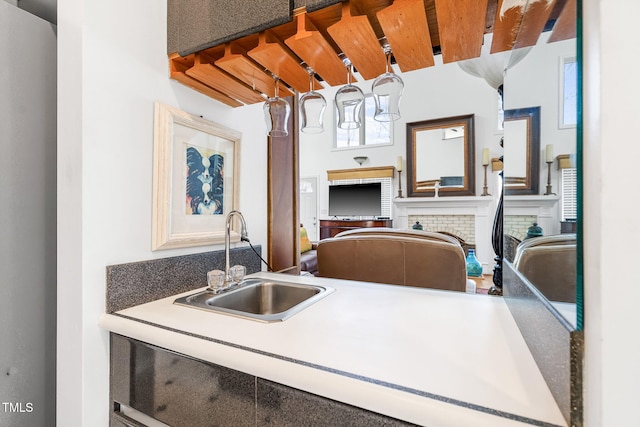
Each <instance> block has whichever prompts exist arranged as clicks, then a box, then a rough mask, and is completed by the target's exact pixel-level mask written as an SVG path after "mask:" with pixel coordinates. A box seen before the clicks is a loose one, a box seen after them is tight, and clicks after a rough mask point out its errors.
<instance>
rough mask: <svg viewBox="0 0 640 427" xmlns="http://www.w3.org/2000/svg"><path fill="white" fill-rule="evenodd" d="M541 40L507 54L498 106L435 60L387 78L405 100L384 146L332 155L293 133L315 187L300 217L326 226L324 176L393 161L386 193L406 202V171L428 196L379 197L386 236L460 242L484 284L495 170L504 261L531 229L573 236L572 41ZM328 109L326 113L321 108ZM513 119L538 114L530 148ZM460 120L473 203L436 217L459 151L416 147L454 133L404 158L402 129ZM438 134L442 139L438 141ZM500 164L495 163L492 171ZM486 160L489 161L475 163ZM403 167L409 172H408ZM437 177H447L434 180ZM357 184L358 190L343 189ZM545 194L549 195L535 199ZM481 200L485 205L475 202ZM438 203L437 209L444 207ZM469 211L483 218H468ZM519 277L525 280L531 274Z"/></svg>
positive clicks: (331, 148)
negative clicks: (469, 124)
mask: <svg viewBox="0 0 640 427" xmlns="http://www.w3.org/2000/svg"><path fill="white" fill-rule="evenodd" d="M549 37H550V32H543V33H542V35H541V36H540V38H539V41H538V43H537V44H536V46H534V47H533V48H531V49H522V51H523V52H519V51H518V50H516V51H514V52H518V55H517V63H515V64H514V65H512V66H511V67H510V68H509V69H508V70H507V72H506V73H505V75H504V83H503V84H504V85H503V91H504V97H501V96H500V94H499V93H498V91H497V90H496V88H495V87H492V86H491V84H490V83H488V82H487V81H485V80H484V79H482V78H478V77H477V76H472V75H470V74H469V73H467V72H465V71H463V69H462V67H460V66H459V65H458V64H456V63H447V64H445V63H442V58H441V57H440V56H438V55H436V57H435V61H436V64H435V66H434V67H427V68H424V69H421V70H416V71H411V72H405V73H402V72H400V71H399V70H398V69H397V68H396V69H395V71H396V72H397V73H398V74H399V75H400V76H401V77H402V79H403V81H404V83H405V87H406V88H409V90H405V92H404V94H403V96H402V100H401V106H400V110H401V113H402V116H401V118H400V119H399V120H397V121H395V122H393V123H392V124H391V138H390V142H387V143H383V144H380V143H379V142H380V141H375V142H374V141H371V143H370V142H369V141H368V140H367V138H366V137H362V138H359V140H358V144H352V145H351V146H349V147H346V148H339V147H337V146H336V141H335V133H334V132H327V133H324V134H316V135H310V134H305V133H301V134H300V175H301V177H303V178H307V177H312V178H313V179H316V180H317V181H318V184H319V185H318V193H317V205H316V206H315V207H314V208H313V209H315V212H313V214H306V213H305V209H306V208H305V207H302V208H301V215H302V216H306V217H316V218H319V219H320V221H321V220H323V219H325V220H326V219H330V218H332V217H331V215H330V214H331V212H330V211H331V207H330V205H329V202H330V200H329V187H330V186H331V185H335V184H336V183H335V182H332V181H330V180H328V178H327V171H331V170H350V169H356V168H367V167H369V168H374V167H383V166H388V167H393V166H394V165H395V164H396V158H397V157H398V156H400V157H401V158H402V159H403V160H404V164H403V165H404V166H406V167H405V168H404V170H402V173H401V175H398V174H396V173H394V174H393V176H392V177H391V178H386V179H390V180H391V183H390V187H391V188H398V187H400V188H404V195H405V196H409V195H411V190H412V185H413V181H412V177H411V171H410V170H408V169H409V166H412V167H413V168H414V169H415V171H416V173H417V174H418V175H416V179H415V183H416V184H415V185H416V188H419V189H422V190H427V191H428V192H427V193H423V194H419V193H415V194H413V196H414V197H403V198H398V197H395V195H396V194H395V191H389V193H388V194H387V196H386V198H384V197H383V199H384V203H385V206H387V209H388V210H385V213H384V214H383V216H385V217H386V216H389V217H390V219H391V220H392V224H393V227H394V228H402V229H411V228H412V227H413V226H414V225H416V223H419V224H420V226H422V227H423V229H424V230H429V231H450V232H452V234H454V235H456V236H457V237H461V238H462V239H463V240H464V241H465V243H466V244H468V245H473V246H474V247H475V250H476V256H477V257H478V259H479V260H480V262H481V263H482V266H483V273H484V276H485V277H488V279H489V280H487V282H488V283H489V284H491V279H490V276H491V274H492V269H493V266H494V264H493V259H494V257H495V252H494V250H493V249H492V247H491V242H490V236H491V232H492V226H493V220H494V212H495V208H496V205H497V201H498V197H499V196H500V194H501V193H502V191H501V187H502V184H503V179H502V176H501V174H500V171H501V169H502V168H504V172H503V174H505V175H506V177H507V178H506V179H505V190H506V196H505V206H504V212H505V214H504V230H505V231H504V232H505V235H506V237H505V252H506V253H505V258H506V259H507V260H508V261H511V262H512V261H513V260H514V258H515V251H516V250H517V246H518V244H519V243H520V242H522V241H523V240H525V237H526V234H527V229H528V228H529V227H530V226H532V225H533V224H534V223H536V224H538V225H539V226H540V227H541V228H542V229H543V235H544V236H551V235H557V234H561V231H562V232H564V233H567V232H569V231H572V230H575V221H576V212H575V206H576V199H575V187H576V179H575V178H576V168H575V152H576V148H575V139H576V131H575V118H576V115H575V110H576V107H575V106H576V103H575V102H576V101H575V97H576V83H575V72H574V71H575V49H576V47H575V39H571V40H566V41H558V42H551V43H548V39H549ZM491 41H492V35H491V34H488V35H486V36H485V46H487V45H488V46H490V45H491ZM507 53H509V52H507ZM514 56H516V55H515V54H514ZM572 61H573V62H572ZM512 62H514V61H512ZM572 73H573V74H572ZM356 76H357V74H356ZM572 76H573V77H572ZM532 82H536V84H532ZM354 84H356V85H360V87H361V88H362V89H363V92H364V93H365V95H366V94H367V93H368V92H369V91H370V82H367V81H362V79H359V81H358V82H356V83H354ZM334 92H335V89H334V88H332V87H328V88H325V89H324V90H323V93H324V94H325V97H326V98H327V99H332V97H333V96H334ZM328 108H333V106H331V105H330V106H329V107H328ZM515 110H527V111H529V110H538V111H539V120H540V132H539V135H537V137H538V138H539V141H538V144H537V145H532V144H531V141H528V140H527V138H528V135H529V133H530V130H529V129H528V127H527V126H528V121H527V120H513V121H510V120H508V119H509V113H508V111H515ZM505 111H507V120H506V121H505V120H504V114H505ZM463 115H473V118H474V126H473V127H474V129H473V134H472V136H473V137H474V145H475V147H474V151H473V159H472V162H473V164H474V166H475V168H474V170H473V177H472V178H473V179H474V181H475V182H474V185H473V189H472V191H473V195H475V197H474V196H471V197H470V199H471V198H473V199H475V200H473V201H469V202H468V203H469V205H470V207H469V208H468V210H469V211H470V212H466V211H464V210H465V209H467V208H459V207H452V206H446V205H444V207H438V208H437V212H435V211H434V206H435V205H434V202H435V200H434V199H436V197H434V196H435V195H436V194H437V195H438V196H442V195H443V194H446V193H445V192H444V189H443V188H442V182H441V178H442V177H443V176H453V177H459V176H460V175H464V171H460V167H461V165H463V162H462V161H461V157H462V155H461V154H460V153H459V151H460V147H459V146H456V145H455V144H452V145H450V146H447V147H446V149H442V147H440V148H439V149H438V150H434V153H428V151H429V150H427V149H426V148H425V147H426V146H427V145H429V144H432V145H433V144H438V143H444V142H443V141H455V139H454V138H450V136H451V135H450V134H451V132H452V131H453V128H451V129H449V128H447V130H446V131H445V130H442V131H438V133H439V134H440V135H442V138H441V139H439V141H438V142H433V141H432V138H431V136H433V135H434V134H435V131H426V132H424V133H418V134H417V140H418V141H420V142H419V143H418V146H417V149H416V152H415V153H411V152H410V149H408V147H409V145H408V141H409V139H410V138H411V137H410V135H409V132H408V131H407V129H406V127H407V126H408V125H409V124H412V123H423V122H429V121H431V120H436V119H443V118H447V117H457V116H463ZM333 116H334V114H327V115H325V124H324V125H325V128H326V129H333V128H334V127H335V123H334V121H333ZM447 132H448V134H449V137H448V138H445V134H446V133H447ZM361 134H362V135H366V130H364V129H363V130H362V132H361ZM503 136H504V138H505V141H506V142H505V147H504V149H503V148H502V147H500V139H501V138H502V137H503ZM434 138H435V137H434ZM436 139H437V138H436ZM512 140H518V141H521V142H520V143H518V144H515V143H511V142H510V141H512ZM428 141H432V142H428ZM423 144H424V145H423ZM451 150H458V153H457V154H455V155H452V156H447V155H445V153H446V151H451ZM533 150H535V151H533ZM549 150H550V151H551V152H553V155H552V158H551V159H549V158H548V156H549V154H548V153H547V151H549ZM503 154H504V159H505V160H504V163H502V162H499V161H498V158H500V157H501V156H502V155H503ZM485 155H486V156H488V157H489V158H490V161H487V162H485V161H484V160H485V159H484V157H485ZM356 156H366V158H367V160H366V163H364V164H357V163H355V162H354V160H353V159H354V157H356ZM509 159H511V162H510V160H509ZM547 160H551V162H547ZM412 162H415V164H414V165H411V163H412ZM484 163H487V164H486V166H487V179H486V186H487V188H486V189H484V190H483V185H484V184H485V177H484V166H485V164H484ZM445 167H449V168H450V169H451V170H443V169H442V168H445ZM398 176H400V178H398ZM532 179H534V181H532V182H535V184H536V185H532V186H531V187H533V188H535V192H534V193H532V192H531V189H528V190H527V191H528V193H523V192H522V187H523V185H524V183H526V182H528V181H527V180H532ZM356 182H364V181H353V182H351V183H356ZM345 183H346V182H345ZM456 184H457V183H453V185H452V186H451V187H450V188H451V189H455V188H456ZM548 185H550V186H551V188H552V190H551V192H552V193H555V194H549V195H544V194H543V193H544V192H545V190H546V189H547V188H548ZM519 191H520V192H521V193H520V195H518V192H519ZM481 193H482V194H486V196H484V197H478V196H479V195H480V194H481ZM452 195H453V194H452ZM437 198H438V199H440V200H443V203H445V202H444V199H445V198H442V197H437ZM427 199H429V200H427ZM478 208H479V209H480V210H481V212H482V215H477V214H476V213H475V212H473V210H477V209H478ZM461 209H462V211H461ZM463 211H464V212H463ZM387 212H388V213H387ZM485 215H486V218H485ZM465 216H466V217H468V219H466V221H467V222H470V223H471V225H470V226H467V225H455V226H453V227H451V226H444V225H442V224H443V223H444V222H446V221H450V220H451V219H452V218H453V217H456V220H458V219H460V218H462V217H465ZM320 221H317V222H316V224H305V226H306V228H307V229H309V228H311V229H313V231H311V232H309V234H310V235H311V234H315V235H316V236H320V230H319V227H320V225H319V224H320ZM572 265H573V263H571V262H569V263H567V267H566V268H567V271H573V270H572ZM547 267H548V266H547ZM558 268H559V267H558ZM547 270H548V268H547ZM528 275H529V276H530V277H532V278H533V277H534V276H533V275H532V274H531V273H528ZM568 280H569V281H571V280H572V279H571V278H569V279H568ZM485 285H486V284H485ZM539 286H540V288H541V289H543V288H544V286H542V285H539ZM574 287H575V285H574ZM570 292H571V291H569V293H570ZM565 299H567V298H565ZM572 304H573V302H563V303H562V304H561V305H562V306H563V307H562V309H563V310H565V309H566V306H567V305H568V306H569V307H568V310H569V311H568V314H566V316H567V317H568V318H569V319H570V320H572V319H574V318H575V316H573V315H572V314H571V313H573V312H574V310H575V308H574V307H575V306H574V305H573V306H572ZM559 306H560V305H559ZM565 311H566V310H565ZM573 321H574V320H573Z"/></svg>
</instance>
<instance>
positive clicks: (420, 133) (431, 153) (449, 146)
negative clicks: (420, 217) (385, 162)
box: [407, 114, 475, 197]
mask: <svg viewBox="0 0 640 427" xmlns="http://www.w3.org/2000/svg"><path fill="white" fill-rule="evenodd" d="M474 138H475V134H474V115H473V114H468V115H464V116H456V117H446V118H441V119H434V120H424V121H419V122H410V123H407V192H408V195H409V197H425V196H435V195H436V194H437V195H439V196H473V195H475V167H474V159H475V142H474Z"/></svg>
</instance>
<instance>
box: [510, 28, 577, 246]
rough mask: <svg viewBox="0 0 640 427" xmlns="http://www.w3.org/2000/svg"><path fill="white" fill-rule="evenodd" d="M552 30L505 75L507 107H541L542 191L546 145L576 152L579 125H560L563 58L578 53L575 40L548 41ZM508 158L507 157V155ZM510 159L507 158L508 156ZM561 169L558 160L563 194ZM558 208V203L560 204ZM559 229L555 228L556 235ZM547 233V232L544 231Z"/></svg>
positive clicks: (554, 175)
mask: <svg viewBox="0 0 640 427" xmlns="http://www.w3.org/2000/svg"><path fill="white" fill-rule="evenodd" d="M550 35H551V32H546V33H543V34H542V35H541V36H540V39H539V40H538V43H537V44H536V46H534V47H533V48H532V49H531V51H530V52H529V53H528V54H527V56H525V57H524V59H522V61H520V62H519V63H518V64H516V65H515V66H514V67H513V68H512V69H510V70H508V71H507V74H506V76H505V79H504V80H505V84H504V89H505V96H504V100H505V101H504V102H505V109H507V110H509V109H516V108H527V107H536V106H541V111H540V177H539V178H540V179H539V181H540V182H539V192H540V194H542V193H544V192H545V191H546V186H547V173H548V172H547V164H546V163H545V151H544V150H545V146H546V144H553V150H554V155H555V156H557V155H558V154H575V152H576V128H575V127H570V128H561V127H560V126H559V113H558V109H559V106H560V86H559V84H560V78H561V75H560V61H561V59H562V58H565V57H575V56H576V53H577V51H576V41H575V39H573V40H566V41H561V42H554V43H547V40H548V38H549V36H550ZM507 157H508V156H507ZM505 161H508V158H505ZM559 175H560V171H558V168H557V162H556V163H554V164H552V165H551V183H552V188H553V191H554V192H555V193H558V194H560V191H559V190H560V187H559V184H560V176H559ZM558 209H559V204H558ZM559 231H560V229H559V226H558V230H554V232H553V233H549V234H555V233H558V232H559ZM545 234H547V232H546V231H545Z"/></svg>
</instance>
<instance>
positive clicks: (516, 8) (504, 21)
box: [491, 0, 526, 53]
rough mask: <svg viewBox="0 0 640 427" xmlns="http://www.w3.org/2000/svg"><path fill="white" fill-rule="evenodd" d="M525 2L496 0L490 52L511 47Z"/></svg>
mask: <svg viewBox="0 0 640 427" xmlns="http://www.w3.org/2000/svg"><path fill="white" fill-rule="evenodd" d="M525 3H526V2H521V3H514V2H512V1H509V0H499V1H498V8H497V9H496V20H495V23H494V26H493V40H492V41H491V53H498V52H504V51H507V50H511V49H513V46H514V44H515V42H516V37H517V36H518V31H519V29H520V24H521V23H522V18H523V16H524V10H525V5H526V4H525Z"/></svg>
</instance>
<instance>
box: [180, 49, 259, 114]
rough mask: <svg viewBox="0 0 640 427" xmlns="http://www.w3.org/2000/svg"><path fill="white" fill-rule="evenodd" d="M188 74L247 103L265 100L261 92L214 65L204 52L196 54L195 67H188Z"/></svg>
mask: <svg viewBox="0 0 640 427" xmlns="http://www.w3.org/2000/svg"><path fill="white" fill-rule="evenodd" d="M186 74H187V75H188V76H189V77H192V78H194V79H196V80H199V81H200V82H202V83H204V84H206V85H207V86H211V87H212V88H214V89H216V90H218V91H221V92H224V93H226V94H228V95H229V96H230V97H231V98H234V99H237V100H239V101H242V102H244V103H245V104H255V103H258V102H263V101H264V98H263V97H262V96H261V94H260V93H258V92H256V91H254V90H253V89H251V88H250V87H248V86H246V85H245V84H244V83H242V82H241V81H239V80H237V79H236V78H234V77H232V76H230V75H229V74H227V73H225V72H224V71H222V70H221V69H220V68H218V67H216V66H215V65H213V60H212V59H211V58H210V57H209V56H207V55H206V54H205V53H204V52H199V53H196V54H195V59H194V64H193V67H191V68H190V69H188V70H187V71H186Z"/></svg>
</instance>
